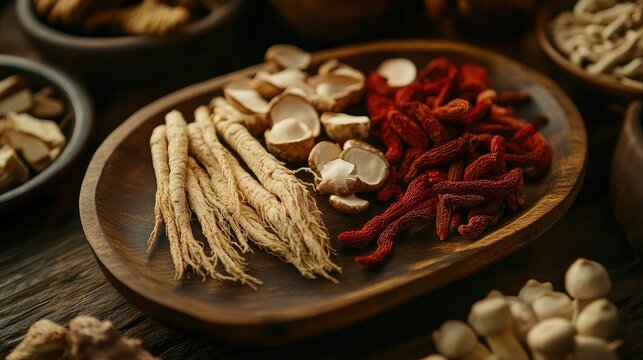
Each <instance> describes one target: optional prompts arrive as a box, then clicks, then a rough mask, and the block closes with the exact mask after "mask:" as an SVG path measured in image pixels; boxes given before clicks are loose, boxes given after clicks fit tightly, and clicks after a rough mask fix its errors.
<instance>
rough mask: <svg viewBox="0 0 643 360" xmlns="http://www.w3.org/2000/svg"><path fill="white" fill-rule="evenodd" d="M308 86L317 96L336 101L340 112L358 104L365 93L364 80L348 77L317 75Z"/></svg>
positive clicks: (310, 80)
mask: <svg viewBox="0 0 643 360" xmlns="http://www.w3.org/2000/svg"><path fill="white" fill-rule="evenodd" d="M308 84H309V85H311V86H312V87H313V88H314V89H315V93H316V94H317V95H319V96H324V97H328V98H331V99H333V100H335V101H336V102H337V106H336V108H337V109H338V111H339V110H341V109H345V108H346V107H348V106H350V105H353V104H355V103H357V102H358V101H359V99H360V98H361V96H362V93H363V92H364V81H363V79H362V80H360V79H356V78H354V77H351V76H346V75H337V74H326V75H316V76H313V77H310V78H309V79H308Z"/></svg>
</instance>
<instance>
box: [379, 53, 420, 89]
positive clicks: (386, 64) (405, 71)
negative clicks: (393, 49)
mask: <svg viewBox="0 0 643 360" xmlns="http://www.w3.org/2000/svg"><path fill="white" fill-rule="evenodd" d="M376 71H377V73H378V74H380V75H381V76H382V77H384V78H385V79H386V83H387V84H388V86H391V87H401V86H406V85H408V84H410V83H412V82H413V81H415V77H416V76H417V68H416V67H415V64H414V63H413V62H412V61H411V60H409V59H406V58H393V59H388V60H384V61H382V63H381V64H380V66H379V67H378V68H377V70H376Z"/></svg>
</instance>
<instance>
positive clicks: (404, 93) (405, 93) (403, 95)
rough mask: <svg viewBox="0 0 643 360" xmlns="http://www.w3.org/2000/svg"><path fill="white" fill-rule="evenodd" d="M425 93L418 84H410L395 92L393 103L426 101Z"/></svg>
mask: <svg viewBox="0 0 643 360" xmlns="http://www.w3.org/2000/svg"><path fill="white" fill-rule="evenodd" d="M426 96H427V95H426V93H425V92H424V90H423V87H422V85H420V83H418V82H412V83H410V84H409V85H406V86H403V87H401V88H399V89H398V90H397V92H395V103H396V104H398V105H400V104H405V103H407V102H409V101H422V100H424V99H426Z"/></svg>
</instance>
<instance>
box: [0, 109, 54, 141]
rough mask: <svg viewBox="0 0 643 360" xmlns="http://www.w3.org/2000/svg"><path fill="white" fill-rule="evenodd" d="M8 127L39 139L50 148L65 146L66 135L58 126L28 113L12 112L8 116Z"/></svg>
mask: <svg viewBox="0 0 643 360" xmlns="http://www.w3.org/2000/svg"><path fill="white" fill-rule="evenodd" d="M7 126H8V128H9V129H10V130H13V131H16V132H19V133H22V134H25V135H30V136H32V137H35V138H37V139H39V140H40V141H42V142H44V143H45V144H47V146H49V147H50V148H54V147H59V146H63V145H64V144H65V135H63V133H62V131H61V130H60V127H59V126H58V124H56V123H55V122H53V121H51V120H45V119H38V118H36V117H33V116H31V115H29V114H26V113H21V114H17V113H13V112H12V113H9V115H8V116H7Z"/></svg>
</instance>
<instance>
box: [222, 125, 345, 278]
mask: <svg viewBox="0 0 643 360" xmlns="http://www.w3.org/2000/svg"><path fill="white" fill-rule="evenodd" d="M213 121H214V124H215V126H216V128H217V132H218V133H219V135H220V136H221V137H222V138H224V139H225V141H226V142H227V143H228V144H229V145H230V146H231V147H232V148H233V149H234V150H235V151H236V152H237V153H238V154H239V156H240V157H241V158H242V159H243V161H244V162H245V163H246V164H247V165H248V167H249V168H250V170H252V172H253V173H254V174H255V175H256V176H257V178H258V179H259V181H260V182H261V185H263V187H264V188H265V189H266V190H268V191H269V192H270V193H272V194H274V195H275V196H276V197H277V198H278V199H279V201H280V202H281V203H282V204H283V207H284V209H285V211H286V213H287V215H288V217H289V218H290V219H291V220H292V223H293V224H294V226H295V227H297V228H298V230H299V232H300V233H301V234H302V235H303V237H302V239H303V241H304V244H305V245H306V248H307V250H308V252H309V254H310V256H311V257H312V259H313V260H314V263H315V264H317V265H318V269H317V272H318V273H320V274H321V275H323V276H325V277H327V278H329V279H331V280H334V281H336V280H335V279H334V278H332V276H330V274H329V273H330V272H332V271H340V270H341V268H340V267H339V266H337V265H336V264H334V263H333V262H332V260H331V259H330V256H331V253H332V249H331V246H330V236H329V235H328V230H327V229H326V226H325V225H324V223H323V221H322V218H321V212H320V211H319V209H318V208H317V204H316V203H315V200H314V199H313V197H312V196H311V195H310V193H309V192H308V189H307V188H306V185H305V184H304V183H303V182H301V181H300V180H299V179H297V178H296V177H295V176H294V174H293V172H292V171H290V170H288V169H287V168H286V167H285V166H284V165H283V164H282V163H281V162H279V161H278V160H277V159H275V157H274V156H272V155H271V154H269V153H268V152H267V151H266V150H265V149H264V148H263V147H262V146H261V144H260V143H259V142H258V141H257V140H256V139H255V138H254V137H253V136H252V135H251V134H250V132H248V130H247V129H246V128H245V127H244V126H243V125H241V124H240V123H238V122H236V121H232V120H227V119H225V118H224V117H221V116H218V115H215V116H214V117H213ZM246 197H247V198H248V196H247V195H246Z"/></svg>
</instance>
